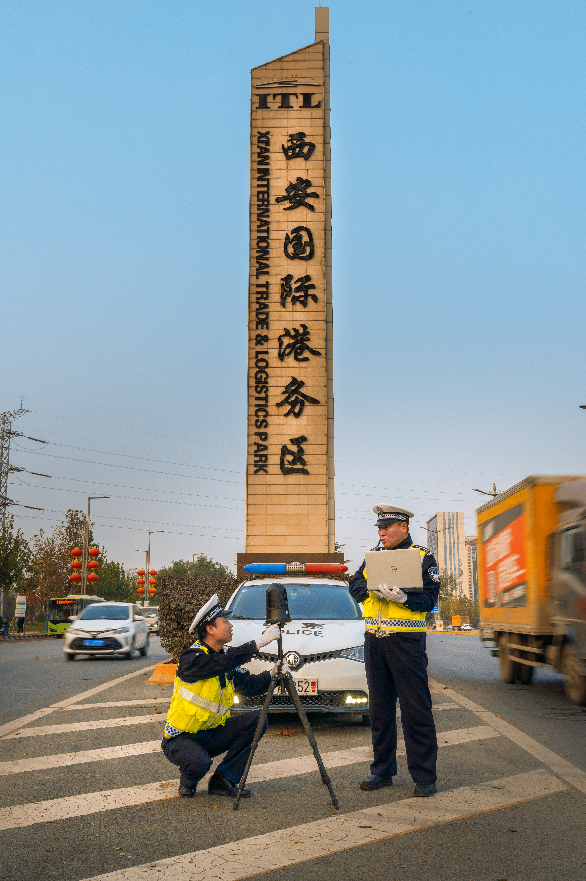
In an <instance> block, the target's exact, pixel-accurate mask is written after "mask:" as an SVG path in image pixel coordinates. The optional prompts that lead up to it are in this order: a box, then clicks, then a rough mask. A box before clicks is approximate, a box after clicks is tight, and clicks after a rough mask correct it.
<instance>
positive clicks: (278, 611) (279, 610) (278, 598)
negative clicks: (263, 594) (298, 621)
mask: <svg viewBox="0 0 586 881" xmlns="http://www.w3.org/2000/svg"><path fill="white" fill-rule="evenodd" d="M290 621H291V615H290V614H289V603H288V600H287V591H286V590H285V588H284V587H283V585H282V584H270V585H269V586H268V587H267V617H266V621H265V624H280V625H281V626H282V625H283V624H289V622H290Z"/></svg>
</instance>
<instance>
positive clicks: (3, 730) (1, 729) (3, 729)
mask: <svg viewBox="0 0 586 881" xmlns="http://www.w3.org/2000/svg"><path fill="white" fill-rule="evenodd" d="M154 669H155V665H154V664H151V665H150V666H148V667H141V668H140V669H139V670H135V671H134V672H133V673H127V674H126V676H119V677H118V679H111V680H110V681H109V682H105V683H104V684H103V685H97V686H96V687H95V688H90V689H89V691H82V692H80V694H76V695H75V696H74V697H70V698H68V699H67V700H65V701H60V703H58V704H52V705H51V706H50V707H44V708H43V709H42V710H36V712H34V713H29V714H28V715H27V716H21V717H20V718H19V719H14V720H13V721H12V722H6V723H5V724H4V725H0V737H2V736H3V735H4V734H8V732H9V731H15V730H17V729H18V728H21V727H22V726H23V725H28V724H29V722H35V721H36V720H37V719H40V718H42V717H43V716H47V715H48V714H49V713H52V712H53V711H54V710H56V709H59V708H60V707H67V706H69V704H74V703H76V702H77V701H80V700H83V698H86V697H91V695H92V694H98V692H100V691H105V690H106V689H107V688H112V686H113V685H118V683H119V682H125V681H126V679H132V677H133V676H140V674H141V673H148V672H149V670H154Z"/></svg>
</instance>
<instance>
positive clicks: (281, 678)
mask: <svg viewBox="0 0 586 881" xmlns="http://www.w3.org/2000/svg"><path fill="white" fill-rule="evenodd" d="M281 627H282V625H281V623H280V622H279V638H278V640H277V646H278V659H277V665H278V666H277V669H276V670H275V672H274V673H273V674H272V675H271V684H270V685H269V690H268V691H267V696H266V697H265V702H264V704H263V708H262V712H261V714H260V718H259V720H258V725H257V726H256V731H255V732H254V739H253V741H252V744H251V747H250V755H249V756H248V761H247V763H246V767H245V769H244V773H243V775H242V778H241V780H240V783H239V784H238V795H237V796H236V798H235V800H234V810H235V811H237V810H238V809H239V807H240V795H241V793H242V790H243V789H244V787H245V785H246V778H247V777H248V772H249V771H250V766H251V765H252V760H253V758H254V754H255V752H256V748H257V746H258V742H259V740H260V739H261V737H262V733H263V728H264V724H265V719H266V718H267V714H268V712H269V706H270V703H271V699H272V697H273V693H274V691H275V688H276V687H277V685H282V686H284V687H285V688H286V689H287V691H288V693H289V697H290V698H291V700H292V702H293V705H294V707H295V709H296V710H297V715H298V716H299V718H300V719H301V724H302V725H303V728H304V729H305V733H306V734H307V739H308V740H309V742H310V744H311V748H312V750H313V754H314V756H315V760H316V762H317V766H318V768H319V773H320V774H321V782H322V783H323V784H325V786H327V787H328V790H329V792H330V795H331V797H332V804H333V806H334V807H335V808H339V807H340V805H339V803H338V799H337V798H336V793H335V792H334V789H333V787H332V781H331V780H330V778H329V776H328V772H327V771H326V768H325V765H324V763H323V762H322V758H321V756H320V754H319V750H318V748H317V741H316V739H315V737H314V734H313V731H312V730H311V725H310V724H309V721H308V719H307V716H306V715H305V710H304V709H303V704H302V703H301V699H300V697H299V695H298V694H297V689H296V688H295V682H294V681H293V677H292V676H291V674H290V673H286V672H285V671H284V670H283V669H282V668H283V634H282V630H281Z"/></svg>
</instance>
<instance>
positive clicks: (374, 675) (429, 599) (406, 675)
mask: <svg viewBox="0 0 586 881" xmlns="http://www.w3.org/2000/svg"><path fill="white" fill-rule="evenodd" d="M373 511H374V513H375V514H376V515H377V516H378V520H377V521H376V525H377V526H378V535H379V541H380V543H381V544H382V548H379V547H377V548H375V550H380V551H382V552H384V551H391V552H392V551H393V550H395V549H396V550H399V549H401V550H402V549H404V548H418V550H419V551H420V553H421V567H422V575H423V590H422V591H421V592H417V593H409V594H407V593H405V592H404V591H403V590H401V589H400V588H398V587H392V588H389V587H387V585H378V584H376V585H371V586H370V589H369V587H368V585H367V573H366V571H365V563H363V564H362V566H361V567H360V569H359V570H358V571H357V572H356V573H355V574H354V575H353V576H352V578H351V579H350V593H351V595H352V596H353V597H354V599H355V600H356V602H358V603H362V604H363V617H364V619H365V621H364V623H365V626H366V633H365V637H364V661H365V666H366V678H367V681H368V691H369V708H370V709H369V712H370V723H371V727H372V748H373V752H374V761H373V762H372V764H371V766H370V771H371V774H370V777H368V778H367V779H366V780H363V781H362V783H361V784H360V788H361V789H365V790H368V791H370V790H373V789H380V788H381V787H382V786H392V783H393V780H392V778H393V776H394V775H396V773H397V717H396V707H397V697H398V698H399V705H400V707H401V724H402V727H403V735H404V737H405V749H406V752H407V767H408V768H409V772H410V774H411V777H412V778H413V780H414V782H415V790H414V792H413V795H416V796H423V797H425V796H430V795H433V794H434V793H435V792H436V791H437V790H436V786H435V782H436V779H437V775H436V759H437V737H436V733H435V724H434V721H433V715H432V712H431V695H430V693H429V686H428V683H427V654H426V651H425V640H426V633H425V616H426V614H427V613H428V612H431V610H432V609H433V608H434V606H435V605H436V603H437V601H438V594H439V574H438V570H437V564H436V561H435V558H434V556H433V555H432V554H430V553H429V551H428V550H427V549H426V548H422V547H420V546H419V545H415V544H413V542H412V540H411V536H410V535H409V518H410V517H413V514H412V513H411V512H410V511H405V510H404V509H403V508H395V507H393V506H392V505H375V506H374V508H373Z"/></svg>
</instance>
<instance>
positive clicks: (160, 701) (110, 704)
mask: <svg viewBox="0 0 586 881" xmlns="http://www.w3.org/2000/svg"><path fill="white" fill-rule="evenodd" d="M169 703H171V697H170V696H169V697H149V698H144V700H141V701H139V700H136V701H106V702H105V703H103V704H69V705H68V706H67V707H59V710H60V711H61V712H63V711H64V710H95V709H97V708H98V707H148V706H150V704H169ZM457 706H458V705H457V704H445V705H442V706H441V707H438V708H435V707H434V709H440V710H441V709H447V708H450V709H451V708H452V707H457Z"/></svg>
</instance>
